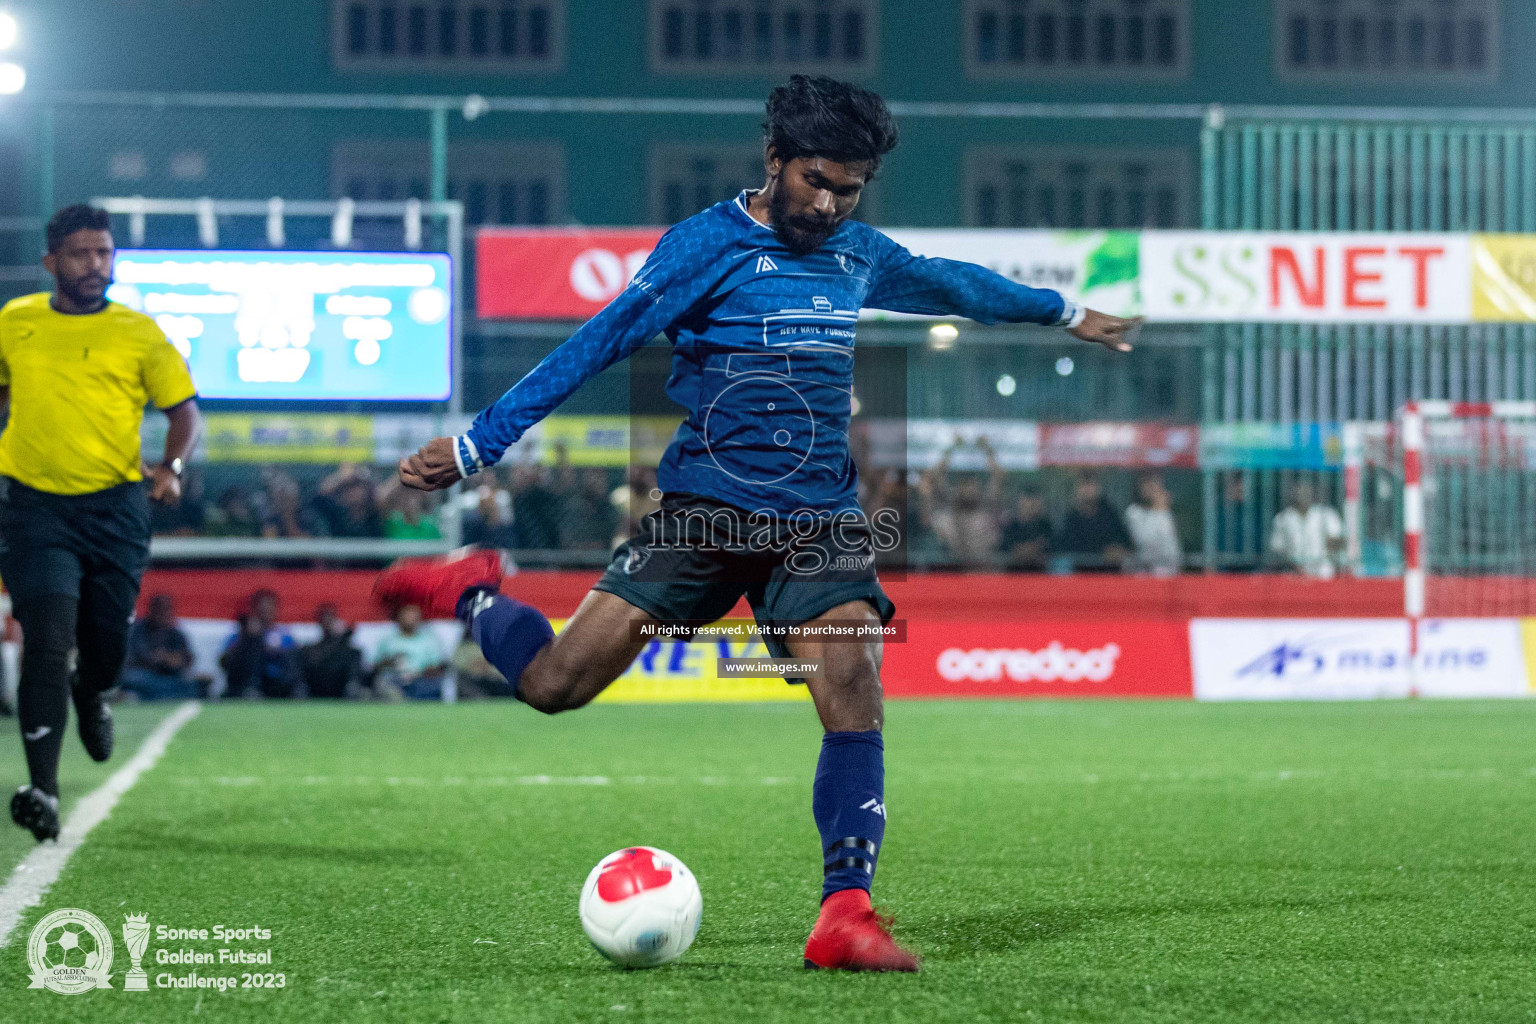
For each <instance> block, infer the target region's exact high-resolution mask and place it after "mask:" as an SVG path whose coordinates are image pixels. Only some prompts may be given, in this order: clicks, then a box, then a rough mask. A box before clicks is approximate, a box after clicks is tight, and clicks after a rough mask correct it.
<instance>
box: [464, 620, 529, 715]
mask: <svg viewBox="0 0 1536 1024" xmlns="http://www.w3.org/2000/svg"><path fill="white" fill-rule="evenodd" d="M453 674H454V676H455V677H456V678H457V679H458V681H459V697H460V698H468V699H471V700H473V699H475V698H478V697H511V696H512V695H513V694H514V692H515V691H514V690H513V689H512V684H511V683H508V682H507V677H506V676H504V675H502V674H501V673H500V672H498V671H496V666H494V665H492V664H491V663H490V662H489V661H486V660H485V654H484V653H483V652H482V651H481V650H480V645H479V644H477V643H475V637H474V634H473V633H472V632H471V631H470V630H469V629H468V628H467V627H466V628H465V630H464V635H463V636H462V637H460V638H459V642H458V645H457V646H456V647H454V649H453Z"/></svg>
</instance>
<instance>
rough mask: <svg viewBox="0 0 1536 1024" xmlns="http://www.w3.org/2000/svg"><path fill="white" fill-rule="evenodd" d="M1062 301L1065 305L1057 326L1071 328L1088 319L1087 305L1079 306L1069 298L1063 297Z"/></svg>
mask: <svg viewBox="0 0 1536 1024" xmlns="http://www.w3.org/2000/svg"><path fill="white" fill-rule="evenodd" d="M1062 301H1063V302H1064V303H1065V305H1064V306H1063V307H1062V310H1061V321H1060V323H1059V326H1061V327H1066V328H1072V327H1076V326H1078V325H1079V324H1081V323H1082V322H1083V321H1084V320H1086V319H1088V307H1087V306H1080V305H1078V304H1077V303H1075V302H1073V301H1072V300H1071V299H1063V300H1062Z"/></svg>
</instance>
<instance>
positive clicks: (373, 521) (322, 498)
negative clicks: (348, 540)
mask: <svg viewBox="0 0 1536 1024" xmlns="http://www.w3.org/2000/svg"><path fill="white" fill-rule="evenodd" d="M314 509H315V512H316V513H318V515H319V518H320V520H321V521H322V522H323V523H324V524H325V531H326V533H327V534H328V535H329V536H332V537H380V536H383V528H382V525H381V523H380V521H379V506H378V499H377V497H376V495H375V493H374V487H373V478H372V476H371V474H370V472H369V469H368V467H366V466H359V465H357V464H356V463H351V462H344V463H342V464H341V465H340V466H338V467H337V468H336V472H334V473H332V474H330V475H329V476H327V477H326V478H325V479H324V480H322V481H320V488H319V492H318V493H317V494H316V495H315V501H314Z"/></svg>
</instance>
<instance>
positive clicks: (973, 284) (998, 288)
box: [865, 229, 1141, 352]
mask: <svg viewBox="0 0 1536 1024" xmlns="http://www.w3.org/2000/svg"><path fill="white" fill-rule="evenodd" d="M868 237H869V239H870V245H871V249H872V255H873V256H874V259H875V283H874V287H873V288H871V289H870V293H869V296H868V298H866V300H865V303H866V305H869V306H873V307H875V308H876V309H889V310H892V311H893V312H898V313H923V314H927V315H930V316H963V317H966V318H968V319H971V320H976V321H978V322H980V323H984V324H996V323H1014V324H1019V323H1029V324H1041V325H1044V326H1047V327H1065V328H1067V329H1068V330H1069V331H1071V332H1072V334H1073V335H1074V336H1075V337H1078V338H1081V339H1082V340H1083V341H1087V342H1092V343H1094V344H1097V345H1103V346H1105V347H1106V348H1110V349H1113V350H1114V351H1116V352H1129V351H1130V350H1131V345H1132V343H1133V342H1134V340H1135V335H1136V332H1137V331H1138V330H1139V329H1140V324H1141V321H1140V320H1127V319H1124V318H1122V317H1117V316H1110V315H1109V314H1107V313H1100V312H1098V311H1097V310H1092V309H1085V308H1083V307H1082V306H1079V305H1077V304H1076V303H1075V302H1073V301H1071V300H1070V299H1068V298H1067V297H1066V296H1064V295H1062V294H1061V293H1060V292H1056V291H1052V290H1051V289H1049V288H1031V287H1029V286H1028V285H1023V284H1019V283H1018V282H1017V281H1010V280H1009V279H1008V278H1006V277H1004V276H1002V275H1001V274H998V273H995V272H994V271H991V270H988V269H987V268H986V267H983V266H978V265H977V264H975V263H965V262H963V261H960V260H946V259H940V258H937V257H929V256H915V255H913V254H912V253H911V252H910V251H908V250H907V249H906V248H904V247H903V246H900V245H898V244H896V242H895V241H893V240H892V239H890V238H888V237H886V236H885V235H883V234H881V233H880V232H878V231H874V230H873V229H870V234H869V236H868Z"/></svg>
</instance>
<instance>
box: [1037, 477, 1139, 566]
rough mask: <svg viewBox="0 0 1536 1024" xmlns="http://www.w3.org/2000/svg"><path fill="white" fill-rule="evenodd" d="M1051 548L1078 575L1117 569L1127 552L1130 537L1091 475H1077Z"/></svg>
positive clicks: (1096, 480)
mask: <svg viewBox="0 0 1536 1024" xmlns="http://www.w3.org/2000/svg"><path fill="white" fill-rule="evenodd" d="M1051 546H1052V547H1053V548H1054V549H1055V550H1056V552H1057V553H1058V554H1059V555H1063V556H1068V558H1069V559H1070V565H1071V568H1072V569H1074V570H1076V571H1078V572H1109V571H1113V570H1117V569H1119V568H1120V567H1121V565H1122V564H1123V563H1124V562H1125V559H1126V556H1127V555H1128V554H1129V552H1130V547H1131V538H1130V536H1129V534H1127V533H1126V532H1125V523H1124V522H1123V521H1122V520H1121V519H1120V516H1119V514H1118V513H1117V512H1116V511H1115V510H1114V509H1112V508H1110V506H1109V502H1108V501H1106V500H1105V498H1104V492H1103V489H1102V487H1101V486H1100V484H1099V478H1098V476H1097V475H1095V474H1093V473H1086V472H1085V473H1079V474H1078V477H1077V482H1076V483H1075V484H1074V485H1073V487H1072V504H1071V506H1070V507H1069V508H1068V509H1067V514H1066V516H1065V517H1064V518H1063V519H1062V521H1061V529H1060V531H1058V532H1057V534H1056V536H1055V538H1054V539H1053V540H1052V543H1051Z"/></svg>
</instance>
